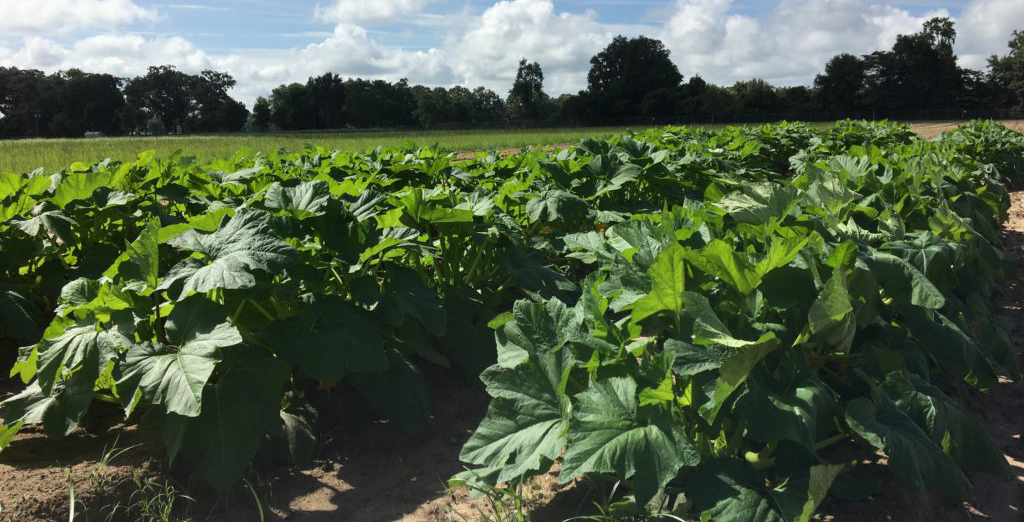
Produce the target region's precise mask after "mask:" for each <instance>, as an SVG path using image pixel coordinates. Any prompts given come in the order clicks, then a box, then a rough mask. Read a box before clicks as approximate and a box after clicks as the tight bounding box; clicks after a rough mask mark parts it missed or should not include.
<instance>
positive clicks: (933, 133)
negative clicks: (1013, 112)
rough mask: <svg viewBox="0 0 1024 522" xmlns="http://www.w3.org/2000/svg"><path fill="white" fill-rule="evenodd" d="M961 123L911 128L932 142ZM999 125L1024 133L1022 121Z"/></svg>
mask: <svg viewBox="0 0 1024 522" xmlns="http://www.w3.org/2000/svg"><path fill="white" fill-rule="evenodd" d="M961 123H963V122H960V121H952V122H927V123H914V124H911V126H910V128H911V129H912V130H913V131H914V132H916V133H917V134H919V135H920V136H921V137H922V138H924V139H927V140H930V139H932V138H937V137H939V135H941V134H942V133H943V132H946V131H948V130H953V129H954V128H956V126H957V125H960V124H961ZM999 123H1002V124H1003V125H1006V126H1007V127H1009V128H1011V129H1014V130H1016V131H1019V132H1024V121H1021V120H1005V121H1000V122H999Z"/></svg>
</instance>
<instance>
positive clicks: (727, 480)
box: [686, 458, 844, 522]
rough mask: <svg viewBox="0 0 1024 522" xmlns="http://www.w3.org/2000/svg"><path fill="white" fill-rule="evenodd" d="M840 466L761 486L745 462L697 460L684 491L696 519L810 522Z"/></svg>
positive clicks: (741, 521)
mask: <svg viewBox="0 0 1024 522" xmlns="http://www.w3.org/2000/svg"><path fill="white" fill-rule="evenodd" d="M843 468H844V467H843V466H841V465H822V466H813V467H811V468H809V469H807V470H805V471H803V472H802V473H799V474H797V475H796V476H793V477H789V479H788V480H786V481H785V483H784V484H782V485H778V486H775V487H769V486H766V485H765V481H764V479H763V478H762V477H761V475H760V474H759V473H758V472H757V471H756V470H755V469H754V468H753V467H751V466H750V465H749V464H747V463H745V462H742V461H739V460H735V459H724V458H723V459H715V460H710V461H707V462H705V463H701V465H700V467H699V468H697V472H696V474H695V475H694V476H693V477H692V478H691V479H690V481H689V487H688V488H687V490H686V495H687V498H688V499H689V500H691V501H692V502H693V505H694V507H695V508H696V510H697V512H698V513H699V514H700V518H701V520H709V521H713V522H810V520H811V519H812V517H813V516H814V514H815V512H816V511H817V507H818V506H819V505H820V504H821V502H822V501H823V500H825V496H826V495H827V494H828V490H829V488H831V487H832V482H833V481H835V479H836V477H837V476H839V474H840V473H841V472H842V471H843Z"/></svg>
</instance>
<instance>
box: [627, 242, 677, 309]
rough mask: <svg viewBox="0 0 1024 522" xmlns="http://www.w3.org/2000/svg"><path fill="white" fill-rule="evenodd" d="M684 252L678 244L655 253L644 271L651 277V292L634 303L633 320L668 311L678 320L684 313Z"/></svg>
mask: <svg viewBox="0 0 1024 522" xmlns="http://www.w3.org/2000/svg"><path fill="white" fill-rule="evenodd" d="M685 257H686V252H685V250H684V249H683V247H681V246H679V243H672V244H670V245H669V246H668V247H667V248H665V249H664V250H662V251H661V253H660V254H658V258H657V259H655V261H654V264H652V265H651V268H649V269H648V270H647V274H648V275H650V276H651V292H650V293H649V294H647V295H646V296H644V297H643V298H641V299H640V300H639V301H637V302H636V303H634V304H633V321H634V322H640V321H643V320H644V319H646V318H648V317H650V316H652V315H655V314H658V313H660V312H670V313H672V314H673V315H675V316H676V318H677V319H678V317H679V315H680V314H681V313H682V311H683V291H684V290H686V278H685V274H686V262H685Z"/></svg>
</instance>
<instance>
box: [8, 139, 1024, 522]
mask: <svg viewBox="0 0 1024 522" xmlns="http://www.w3.org/2000/svg"><path fill="white" fill-rule="evenodd" d="M1004 131H1005V129H1002V128H1001V127H996V126H991V125H987V124H976V125H974V126H971V127H967V128H963V129H960V130H959V131H957V132H956V133H953V134H950V135H948V136H945V137H943V138H942V139H941V140H938V141H934V142H923V141H920V140H918V139H917V138H915V137H914V136H913V135H912V134H911V133H910V132H909V130H908V129H907V128H906V127H905V126H901V125H890V124H866V123H857V122H844V123H841V124H839V125H837V126H835V127H834V128H830V129H825V130H814V129H811V128H808V127H806V126H803V125H794V124H781V125H777V126H766V127H760V128H733V129H727V130H724V131H720V132H714V133H711V132H705V131H699V130H691V129H661V130H652V131H649V132H647V133H645V134H642V135H632V136H623V137H621V138H615V139H612V140H610V141H607V142H595V141H589V142H583V143H581V144H580V145H578V146H577V147H575V148H573V149H572V150H567V151H562V152H559V153H556V154H546V153H542V152H530V153H524V154H518V155H514V156H511V157H507V158H501V157H499V156H498V155H496V154H480V155H478V157H476V158H474V159H472V160H466V161H457V160H456V159H455V157H454V155H451V154H447V153H443V152H439V151H436V150H432V149H418V150H413V149H409V150H394V151H384V150H377V151H372V152H370V153H367V154H347V153H336V152H331V151H327V150H324V149H316V148H309V149H307V150H306V151H303V152H300V153H295V154H289V153H284V152H281V153H270V154H254V153H252V152H251V151H242V152H240V153H238V154H237V155H236V156H235V157H234V158H231V159H228V160H223V161H218V162H214V163H212V164H209V165H197V164H195V162H194V161H192V160H191V159H190V158H187V157H182V156H175V157H172V158H170V159H167V160H158V159H155V158H153V157H152V155H151V154H144V155H142V156H140V158H139V160H138V161H136V162H134V163H125V164H117V163H113V162H103V163H100V164H96V165H85V164H75V165H72V166H71V168H69V169H68V170H66V171H64V172H60V173H56V174H53V175H47V174H46V173H44V172H41V171H39V172H35V173H32V174H29V175H21V174H0V202H2V206H0V252H3V253H4V255H3V256H2V257H0V284H2V285H3V287H2V288H3V293H2V294H0V308H2V312H3V313H2V314H0V338H7V339H15V340H20V341H21V343H19V344H25V347H24V348H22V349H21V350H20V351H19V354H18V361H17V362H16V364H15V365H14V368H13V370H12V376H17V377H19V378H21V379H22V380H23V381H24V382H25V383H26V384H27V387H26V389H25V391H24V392H22V393H21V394H19V395H17V396H15V397H13V398H11V399H9V400H7V401H5V402H4V403H3V404H2V407H0V416H2V418H3V420H4V423H5V424H4V427H3V428H0V448H2V447H3V446H5V445H7V444H8V443H9V442H10V440H11V438H12V437H13V435H14V433H16V432H17V431H18V430H19V429H21V428H22V427H23V426H24V425H26V424H40V425H42V427H43V429H44V430H45V431H46V433H47V434H48V435H50V436H53V437H61V436H65V435H67V434H69V433H71V432H72V431H73V430H75V429H76V427H77V426H79V425H80V424H81V423H82V422H83V421H84V420H85V419H86V418H87V416H88V415H89V413H90V411H96V410H97V409H98V408H101V407H111V405H116V406H117V407H120V408H122V409H123V411H124V413H125V415H126V416H127V417H128V418H129V419H133V420H137V421H140V422H144V423H149V424H152V425H154V426H156V427H158V428H159V430H160V433H161V434H162V437H163V440H164V442H165V445H166V448H167V451H168V457H169V458H170V459H171V460H174V459H177V458H179V457H184V458H185V459H186V460H188V461H189V462H190V463H191V464H192V466H193V467H195V469H196V470H197V471H198V472H199V473H200V474H201V475H202V476H203V477H204V478H205V479H206V480H207V481H208V482H209V483H210V484H212V485H213V486H215V487H216V488H218V489H220V490H222V491H225V490H228V489H230V488H231V487H232V486H233V485H234V484H235V483H236V482H237V481H238V479H239V478H240V477H241V476H242V474H243V473H244V472H245V470H246V469H247V467H248V466H249V464H250V463H251V462H252V460H253V459H254V458H255V457H256V455H257V454H258V453H259V452H261V451H264V452H267V453H272V454H273V453H276V454H279V455H283V456H287V457H289V458H290V459H291V460H292V461H293V462H296V463H302V462H303V461H306V460H308V459H309V457H310V455H311V452H312V451H313V446H314V443H315V439H316V433H317V432H318V431H319V430H320V429H323V428H325V426H323V422H318V413H319V410H322V407H321V406H322V404H323V403H324V401H323V399H324V398H325V397H332V396H339V395H349V394H358V395H360V396H362V397H363V398H364V399H365V400H366V401H367V402H368V403H370V404H371V405H372V406H374V407H375V408H377V409H379V410H381V411H383V412H384V413H385V414H386V415H388V416H390V417H391V418H392V419H394V420H395V421H396V422H398V423H400V424H401V425H403V426H404V427H406V428H408V429H410V430H416V429H419V428H420V427H422V425H423V422H424V418H425V415H426V413H427V411H428V409H429V401H428V397H429V381H428V379H427V377H426V374H427V373H429V372H430V371H431V370H430V367H435V366H440V367H450V366H455V367H458V368H460V369H462V370H464V371H465V372H466V373H468V374H469V375H474V376H475V375H477V374H479V373H480V371H481V370H484V369H485V368H486V370H484V371H483V380H484V383H485V384H486V385H487V389H488V392H489V393H490V394H491V395H492V396H493V397H495V399H494V400H493V402H492V404H491V408H490V411H489V412H488V414H487V417H486V418H485V419H484V421H483V423H482V424H481V427H480V429H479V430H478V431H477V433H476V434H475V435H474V436H473V438H472V439H471V440H470V441H469V443H468V444H467V445H466V447H465V449H464V451H463V458H464V460H466V461H467V462H468V463H470V464H472V465H475V466H479V467H480V468H481V469H480V470H476V471H473V472H468V473H467V474H464V475H462V476H460V477H459V480H471V481H484V482H488V483H491V484H494V483H498V482H506V481H516V480H522V479H524V478H526V477H528V476H530V475H532V474H536V473H541V472H544V471H547V470H548V469H549V468H550V467H551V465H553V464H554V463H555V462H559V463H560V465H561V471H560V474H561V475H560V476H561V477H562V479H563V480H565V481H568V480H571V479H573V478H575V477H578V476H582V475H606V476H616V477H618V478H619V479H622V480H625V481H626V482H627V483H628V484H629V485H630V486H631V488H632V490H633V491H634V492H635V500H636V503H637V505H638V506H640V507H644V506H646V505H647V504H648V503H649V502H651V501H654V502H655V503H656V504H659V506H660V507H667V508H669V509H676V510H677V511H679V512H682V513H708V514H711V515H713V516H715V517H717V518H716V519H718V518H720V519H723V520H728V519H729V517H731V516H736V517H740V516H741V515H740V514H741V513H744V512H745V511H744V510H748V509H751V508H753V509H757V510H759V511H758V512H759V513H762V514H763V516H764V517H766V518H765V519H785V520H791V519H793V520H795V519H800V518H803V519H806V517H809V516H810V515H811V514H813V512H814V510H815V508H816V506H817V505H818V503H820V502H821V500H822V499H823V498H824V496H825V495H826V492H827V491H828V489H829V485H830V484H831V482H832V480H833V479H834V478H835V477H836V476H837V475H838V474H839V473H840V472H841V471H843V469H844V466H842V465H841V464H836V463H834V462H833V461H832V460H830V459H829V454H828V447H830V446H831V445H833V444H836V443H837V442H842V441H846V440H856V441H859V442H860V443H861V444H863V445H865V446H871V447H877V448H878V449H880V450H882V451H884V452H885V453H886V454H887V455H888V456H889V458H890V464H891V465H892V467H893V469H894V470H895V471H896V472H897V474H899V475H900V476H901V477H903V478H904V479H906V480H908V481H909V482H910V483H912V484H914V485H918V486H921V487H924V488H927V489H936V490H940V491H944V492H947V493H950V494H952V495H955V496H965V495H967V494H968V489H969V484H968V483H967V481H966V479H964V475H963V471H962V470H974V469H980V470H981V471H989V472H996V473H1001V472H1004V471H1005V461H1003V460H1002V457H1001V454H999V452H998V451H997V450H995V449H994V447H993V446H992V445H991V443H990V442H989V441H988V438H987V436H986V435H985V434H984V432H983V431H982V430H981V429H980V428H979V427H978V425H977V424H976V423H975V422H974V421H973V420H972V419H971V418H970V416H969V415H967V414H966V413H965V412H964V411H963V410H962V409H960V408H959V406H958V405H957V403H956V402H955V400H953V399H952V398H950V397H949V396H948V394H949V393H950V392H951V391H952V390H953V389H955V388H954V386H955V385H956V383H957V382H960V381H964V382H967V383H968V384H969V385H971V386H974V387H977V388H980V389H984V388H985V387H987V386H989V385H991V384H992V383H993V382H995V372H996V370H997V368H1000V367H1002V368H1005V369H1007V370H1009V371H1011V372H1013V373H1016V372H1017V368H1016V360H1015V358H1014V356H1013V353H1012V351H1011V350H1010V348H1009V343H1008V339H1007V337H1006V334H1005V331H1004V329H1003V327H1002V325H1001V324H1000V322H999V321H998V319H997V318H996V317H995V315H994V314H993V311H992V309H991V303H992V297H993V295H994V294H995V293H996V291H997V289H998V282H999V281H1000V279H1001V278H1003V277H1005V275H1006V274H1005V269H1004V267H1003V263H1002V252H1001V246H1000V243H999V236H998V226H999V220H1000V219H1001V218H1002V217H1004V214H1005V211H1006V208H1007V205H1008V198H1007V194H1006V192H1005V190H1004V189H1003V187H1002V184H1001V183H1002V182H1003V181H1004V180H1013V179H1017V178H1019V176H1020V175H1021V173H1022V172H1024V171H1022V170H1020V168H1019V164H1018V163H1015V161H1017V158H1019V157H1020V156H1019V155H1017V156H1015V155H1014V151H1019V150H1021V149H1022V146H1021V141H1020V140H1019V135H1015V134H1012V133H1009V131H1005V132H1004ZM126 238H127V240H126ZM491 327H494V328H496V329H497V331H496V332H494V331H493V330H492V329H491ZM495 333H496V335H495ZM495 363H496V364H495ZM766 484H767V486H766Z"/></svg>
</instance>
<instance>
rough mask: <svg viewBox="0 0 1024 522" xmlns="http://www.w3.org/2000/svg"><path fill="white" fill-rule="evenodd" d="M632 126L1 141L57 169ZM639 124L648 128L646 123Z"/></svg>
mask: <svg viewBox="0 0 1024 522" xmlns="http://www.w3.org/2000/svg"><path fill="white" fill-rule="evenodd" d="M626 130H628V128H626V127H602V128H579V129H492V130H467V131H382V132H373V131H368V132H352V133H344V132H342V133H318V132H301V133H281V134H234V135H219V136H161V137H128V138H91V139H85V138H74V139H29V140H9V141H0V172H31V171H33V170H35V169H37V168H40V167H42V168H44V169H46V170H47V171H57V170H60V169H63V168H66V167H67V166H68V165H70V164H72V163H74V162H76V161H81V162H86V163H91V162H96V161H101V160H103V159H106V158H113V159H115V160H122V161H123V160H131V159H134V158H135V157H136V156H137V155H138V154H139V153H140V152H142V151H146V150H155V151H156V152H157V156H158V157H165V156H167V155H169V154H171V153H173V152H174V151H176V150H181V151H184V152H185V153H186V154H187V155H189V156H195V157H196V158H198V159H199V161H208V160H212V159H216V158H223V157H229V156H231V155H233V154H234V153H235V152H236V151H238V150H239V149H242V148H249V149H252V150H254V151H262V152H267V151H272V150H279V149H287V150H298V149H302V148H303V147H305V146H306V145H307V144H312V145H322V146H325V147H328V148H332V149H339V150H351V151H365V150H368V149H372V148H374V147H377V146H384V147H395V146H400V145H402V144H403V143H405V142H407V141H408V142H413V143H416V144H417V145H438V146H440V147H443V148H446V149H450V150H460V151H466V150H488V149H492V148H507V147H525V146H528V145H550V144H558V143H575V142H577V141H579V140H581V139H584V138H597V139H604V138H608V137H609V136H612V135H615V134H620V133H622V132H624V131H626ZM633 130H636V131H642V130H644V128H642V127H637V128H633Z"/></svg>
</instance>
